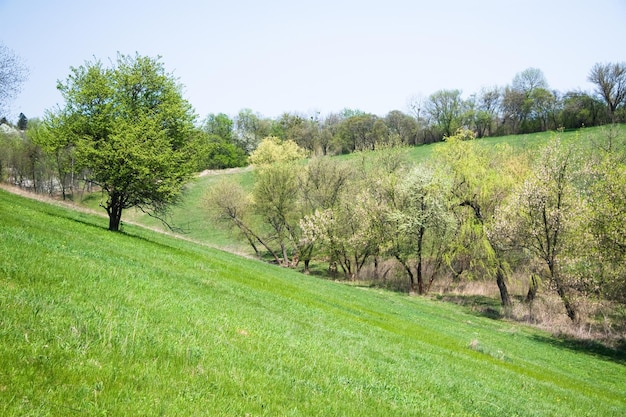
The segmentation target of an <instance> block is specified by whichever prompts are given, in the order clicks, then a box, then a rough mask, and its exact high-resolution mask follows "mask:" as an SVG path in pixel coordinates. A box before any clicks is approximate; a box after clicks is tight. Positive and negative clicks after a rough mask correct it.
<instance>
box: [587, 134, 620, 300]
mask: <svg viewBox="0 0 626 417" xmlns="http://www.w3.org/2000/svg"><path fill="white" fill-rule="evenodd" d="M603 136H604V138H599V139H598V142H596V143H594V146H593V153H592V155H590V157H588V158H586V160H587V161H588V163H589V165H590V169H589V171H590V172H591V174H592V178H593V181H592V182H591V185H590V187H589V190H588V191H589V193H588V200H589V205H590V213H591V215H590V229H591V233H592V234H593V236H594V238H595V241H596V242H597V249H598V250H597V251H596V253H595V254H594V256H593V259H594V261H595V262H596V263H597V264H598V267H599V268H598V272H597V273H596V274H594V275H595V277H596V280H595V281H596V282H594V283H593V284H594V286H595V287H596V288H597V289H598V290H599V291H601V293H602V294H603V295H604V296H605V297H607V298H608V299H612V300H617V301H619V302H621V303H624V304H626V222H625V221H624V219H626V135H624V133H621V134H620V131H619V127H617V126H616V125H611V126H610V127H608V128H607V129H606V130H605V135H603Z"/></svg>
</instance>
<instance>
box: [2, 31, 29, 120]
mask: <svg viewBox="0 0 626 417" xmlns="http://www.w3.org/2000/svg"><path fill="white" fill-rule="evenodd" d="M27 76H28V70H27V68H26V66H25V65H24V64H23V63H22V60H21V59H20V58H19V57H18V56H17V55H16V54H15V53H14V52H13V51H12V50H11V49H9V48H8V47H7V46H6V45H4V44H3V43H2V42H0V113H1V112H4V111H6V110H7V106H8V103H9V102H10V101H11V100H12V99H13V98H14V97H15V96H16V95H17V94H18V93H19V92H20V89H21V87H22V84H23V83H24V81H26V78H27Z"/></svg>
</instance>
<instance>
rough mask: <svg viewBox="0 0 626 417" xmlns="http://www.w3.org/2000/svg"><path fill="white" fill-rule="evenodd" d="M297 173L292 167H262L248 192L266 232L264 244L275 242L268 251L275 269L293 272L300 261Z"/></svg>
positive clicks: (278, 165)
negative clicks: (267, 230) (278, 267)
mask: <svg viewBox="0 0 626 417" xmlns="http://www.w3.org/2000/svg"><path fill="white" fill-rule="evenodd" d="M299 191H300V186H299V182H298V169H297V167H296V166H295V165H294V164H293V163H289V162H280V163H274V164H266V165H263V166H262V167H260V168H259V169H258V170H257V179H256V182H255V184H254V189H253V191H252V197H253V201H254V206H253V208H254V211H255V213H257V214H258V215H259V216H260V217H261V218H262V219H263V222H264V224H265V225H266V226H268V229H269V237H268V238H267V239H266V240H267V241H271V242H275V244H277V245H278V248H277V250H273V251H271V252H272V254H273V256H274V258H275V260H276V261H277V262H278V264H279V265H281V266H285V267H292V268H295V267H297V266H298V263H299V261H300V252H301V251H300V241H301V239H300V229H299V224H298V223H299V220H300V218H301V214H302V213H301V204H300V202H301V199H300V198H299V195H298V194H299Z"/></svg>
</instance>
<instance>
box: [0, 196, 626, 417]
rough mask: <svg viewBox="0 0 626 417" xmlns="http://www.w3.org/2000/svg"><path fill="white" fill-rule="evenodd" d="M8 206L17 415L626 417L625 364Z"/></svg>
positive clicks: (4, 386)
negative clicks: (625, 416)
mask: <svg viewBox="0 0 626 417" xmlns="http://www.w3.org/2000/svg"><path fill="white" fill-rule="evenodd" d="M105 227H106V220H104V219H102V218H99V217H94V216H92V215H89V214H85V213H79V212H74V211H69V210H67V209H65V208H61V207H58V206H54V205H49V204H45V203H41V202H35V201H32V200H27V199H24V198H22V197H18V196H15V195H11V194H9V193H7V192H5V191H2V190H0V288H1V291H0V415H2V416H144V415H145V416H154V415H161V416H192V415H194V416H198V415H206V416H260V415H266V416H305V415H306V416H310V415H319V416H393V415H398V416H420V415H423V416H452V415H456V416H505V415H506V416H623V415H626V358H625V357H624V355H623V354H620V353H617V352H614V351H609V350H603V349H601V348H595V349H592V347H589V346H580V345H578V344H576V343H570V342H567V341H562V340H558V339H554V338H552V337H550V336H549V335H547V334H546V333H542V332H540V331H538V330H534V329H531V328H528V327H524V326H520V325H517V324H514V323H508V322H504V321H494V320H491V319H489V318H487V317H482V316H480V315H476V314H472V313H471V312H469V311H467V310H463V309H462V308H461V307H458V306H455V305H450V304H446V303H440V302H435V301H429V300H425V299H422V298H416V297H409V296H406V295H402V294H397V293H392V292H385V291H379V290H372V289H363V288H357V287H350V286H346V285H343V284H340V283H335V282H331V281H326V280H320V279H315V278H311V277H307V276H304V275H302V274H299V273H296V272H293V271H290V270H285V269H280V268H278V267H275V266H272V265H268V264H264V263H261V262H258V261H254V260H249V259H244V258H240V257H236V256H234V255H231V254H228V253H226V252H222V251H218V250H215V249H211V248H208V247H206V246H203V245H198V244H194V243H190V242H187V241H183V240H180V239H176V238H172V237H169V236H165V235H160V234H157V233H154V232H151V231H148V230H145V229H141V228H138V227H134V226H132V225H127V226H125V232H124V233H111V232H108V231H106V230H105Z"/></svg>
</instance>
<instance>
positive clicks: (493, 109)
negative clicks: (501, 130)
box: [472, 87, 502, 138]
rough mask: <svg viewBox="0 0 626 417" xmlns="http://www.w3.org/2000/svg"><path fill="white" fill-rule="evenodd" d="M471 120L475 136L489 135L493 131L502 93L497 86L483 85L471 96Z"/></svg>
mask: <svg viewBox="0 0 626 417" xmlns="http://www.w3.org/2000/svg"><path fill="white" fill-rule="evenodd" d="M472 101H473V114H472V116H473V122H474V128H475V129H476V136H477V137H479V138H482V137H483V136H491V135H493V133H494V130H495V129H494V125H495V124H496V122H497V118H498V110H499V109H500V105H501V101H502V93H501V92H500V89H499V88H498V87H489V88H487V87H484V88H482V89H481V90H480V92H479V93H478V94H477V95H475V96H473V97H472Z"/></svg>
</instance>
